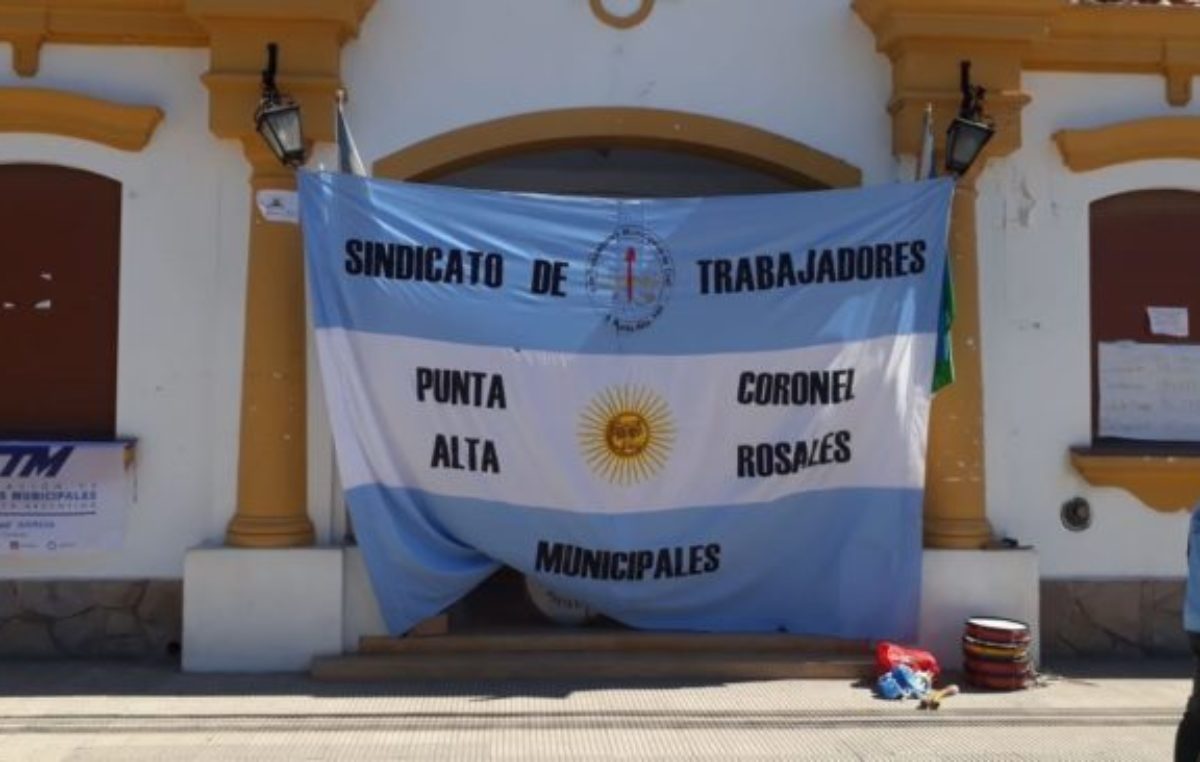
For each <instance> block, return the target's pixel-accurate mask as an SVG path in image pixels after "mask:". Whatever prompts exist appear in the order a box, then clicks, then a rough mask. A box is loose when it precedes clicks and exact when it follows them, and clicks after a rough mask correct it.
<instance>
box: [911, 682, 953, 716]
mask: <svg viewBox="0 0 1200 762" xmlns="http://www.w3.org/2000/svg"><path fill="white" fill-rule="evenodd" d="M957 693H958V686H957V685H947V686H946V687H945V688H942V689H941V690H937V691H934V692H933V693H931V694H929V695H928V696H926V697H925V698H923V699H921V703H920V704H919V705H918V706H917V708H918V709H933V710H936V709H937V708H938V707H939V706H941V705H942V699H946V698H950V697H951V696H954V695H956V694H957Z"/></svg>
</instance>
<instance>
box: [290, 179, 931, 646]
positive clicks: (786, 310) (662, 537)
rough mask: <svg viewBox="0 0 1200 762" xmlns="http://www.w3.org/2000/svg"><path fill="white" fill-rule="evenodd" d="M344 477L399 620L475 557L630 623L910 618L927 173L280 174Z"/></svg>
mask: <svg viewBox="0 0 1200 762" xmlns="http://www.w3.org/2000/svg"><path fill="white" fill-rule="evenodd" d="M300 193H301V216H302V223H303V225H304V234H305V243H306V249H307V256H308V266H309V278H310V282H311V291H312V295H313V303H314V310H315V325H316V341H317V347H318V352H319V357H320V362H321V368H322V373H323V377H324V382H325V388H326V389H327V392H328V395H329V408H330V414H331V418H332V425H333V431H334V438H335V443H336V448H337V453H338V461H339V467H340V471H341V475H342V481H343V484H344V486H345V489H346V498H347V502H348V504H349V507H350V511H351V514H352V517H353V521H354V526H355V528H356V532H357V536H358V541H359V543H360V545H361V546H362V549H363V553H364V557H365V559H366V563H367V567H368V570H369V572H370V576H371V580H372V583H373V586H374V589H375V592H376V595H377V597H378V599H379V603H380V605H381V609H382V611H383V614H384V617H385V619H386V621H387V623H388V625H389V627H390V628H391V629H392V630H393V631H395V632H397V633H399V632H403V631H405V630H407V629H408V628H409V627H411V626H412V625H413V624H414V623H416V622H418V621H420V620H421V619H423V618H425V617H428V616H431V615H433V614H436V613H438V612H440V611H442V610H443V609H444V608H445V607H446V606H448V605H449V604H451V603H453V602H454V601H456V600H457V599H459V598H460V597H462V596H463V595H465V594H466V593H467V592H469V591H470V590H471V589H472V588H473V587H474V586H475V585H477V584H478V583H479V582H481V581H482V580H483V579H485V578H486V577H487V576H488V575H490V574H491V573H492V572H493V571H495V570H496V569H497V568H498V567H499V565H502V564H503V565H508V566H510V567H513V568H515V569H517V570H519V571H521V572H524V573H525V574H528V575H532V576H533V577H535V578H536V579H537V580H538V581H539V582H540V583H541V584H542V585H544V586H545V587H547V588H549V589H550V590H552V591H554V592H555V593H557V594H559V595H562V596H565V597H569V598H573V599H577V600H581V601H584V602H586V603H587V604H588V605H589V606H590V607H592V608H593V609H596V610H598V611H600V612H602V613H604V614H606V615H608V616H610V617H612V618H614V619H617V620H620V621H622V622H625V623H627V624H629V625H632V626H635V627H642V628H653V629H673V630H709V631H750V632H780V631H783V632H791V633H808V634H821V635H832V636H841V637H847V638H907V637H912V636H914V635H915V633H916V623H917V610H918V598H919V589H920V567H921V503H922V490H923V485H924V480H925V442H926V427H927V421H928V412H929V400H930V378H931V376H932V370H933V368H932V364H933V350H934V343H935V339H936V329H937V324H938V296H939V293H940V289H941V285H942V270H943V266H944V263H945V248H946V245H945V244H946V226H947V219H948V213H949V204H950V198H951V193H952V183H951V182H949V181H931V182H923V183H913V184H898V185H894V186H887V187H877V188H870V189H866V190H856V191H830V192H820V193H797V194H776V195H764V196H737V197H722V198H708V199H684V200H653V201H644V200H605V199H585V198H558V197H551V196H538V195H521V194H504V193H485V192H476V191H465V190H458V189H451V188H439V187H430V186H422V185H407V184H402V183H392V182H384V181H375V180H366V179H363V178H357V177H350V176H344V175H341V176H339V175H332V174H305V175H303V176H302V179H301V184H300Z"/></svg>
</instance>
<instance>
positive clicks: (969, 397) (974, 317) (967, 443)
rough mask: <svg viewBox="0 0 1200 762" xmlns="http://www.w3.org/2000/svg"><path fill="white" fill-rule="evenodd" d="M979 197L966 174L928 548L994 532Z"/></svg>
mask: <svg viewBox="0 0 1200 762" xmlns="http://www.w3.org/2000/svg"><path fill="white" fill-rule="evenodd" d="M981 164H982V161H981V162H980V164H977V165H976V171H977V170H978V167H979V166H980V165H981ZM977 198H978V194H977V193H976V191H975V187H974V183H973V178H971V177H968V178H964V179H963V181H962V182H960V183H959V186H958V190H957V191H956V193H955V196H954V208H953V210H952V212H951V222H950V261H951V262H952V267H953V269H954V294H955V298H956V306H957V312H956V315H955V318H954V328H953V331H952V333H953V346H954V370H955V380H954V383H953V384H950V385H949V386H948V387H945V388H944V389H942V390H941V391H940V392H938V393H937V396H935V397H934V399H933V410H932V411H931V415H930V420H929V452H928V465H927V467H926V474H925V546H926V547H929V548H957V549H971V548H981V547H983V546H984V545H986V544H987V542H988V540H989V539H990V538H991V527H990V526H989V524H988V521H987V510H986V504H985V498H984V484H985V482H984V462H983V453H984V447H983V373H982V363H981V362H980V357H981V354H980V340H979V264H978V259H977V256H976V249H977V237H976V231H975V203H976V200H977Z"/></svg>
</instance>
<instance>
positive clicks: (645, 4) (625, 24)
mask: <svg viewBox="0 0 1200 762" xmlns="http://www.w3.org/2000/svg"><path fill="white" fill-rule="evenodd" d="M588 5H589V6H590V7H591V9H592V14H593V15H594V16H595V17H596V18H598V19H600V21H602V22H603V23H605V24H608V25H609V26H611V27H613V28H614V29H632V28H633V27H635V26H637V25H638V24H640V23H642V22H643V21H645V20H646V19H647V18H648V17H649V16H650V12H651V11H653V10H654V0H640V1H639V2H638V7H637V8H635V9H634V10H632V11H630V12H629V13H626V14H623V15H622V14H619V13H613V12H612V11H610V10H609V9H608V6H607V5H606V3H605V0H588Z"/></svg>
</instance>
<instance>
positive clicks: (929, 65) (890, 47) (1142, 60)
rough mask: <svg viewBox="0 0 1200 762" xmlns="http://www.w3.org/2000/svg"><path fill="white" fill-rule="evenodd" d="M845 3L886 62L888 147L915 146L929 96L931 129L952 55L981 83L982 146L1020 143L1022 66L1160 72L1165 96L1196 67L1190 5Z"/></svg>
mask: <svg viewBox="0 0 1200 762" xmlns="http://www.w3.org/2000/svg"><path fill="white" fill-rule="evenodd" d="M853 8H854V10H855V12H856V13H857V14H858V15H859V17H860V18H861V19H862V20H863V22H864V23H866V25H867V26H868V27H869V28H870V29H871V31H872V33H873V34H874V35H875V40H876V47H877V48H878V49H879V51H880V52H882V53H884V54H885V55H887V56H888V58H889V59H890V60H891V62H892V71H893V94H892V102H891V104H890V107H889V110H890V112H891V114H892V117H893V150H894V152H895V153H896V154H915V153H918V152H919V151H920V145H919V142H920V135H921V129H920V126H921V119H922V118H923V113H924V109H925V105H926V104H927V103H928V104H932V105H933V107H934V112H935V117H936V121H937V124H938V129H937V133H938V135H939V136H940V135H941V134H942V132H944V127H945V125H946V124H947V123H948V122H949V121H950V119H952V118H953V116H954V113H955V111H956V110H957V103H958V98H959V87H958V62H959V61H960V60H967V59H969V60H971V61H972V63H973V71H972V75H973V79H974V81H975V82H976V83H977V84H981V85H983V86H984V87H986V88H987V90H988V96H987V111H988V113H989V114H990V115H991V116H992V117H993V118H994V119H996V121H997V122H998V123H999V124H998V127H999V128H1000V129H999V131H998V134H997V137H996V139H995V140H994V141H993V144H992V146H990V147H989V151H988V153H989V155H992V156H1002V155H1005V154H1007V153H1011V152H1012V151H1014V150H1016V148H1018V147H1019V146H1020V142H1021V129H1020V113H1021V110H1022V108H1023V107H1024V105H1025V104H1026V103H1028V102H1029V96H1028V95H1027V94H1026V93H1024V92H1023V91H1022V89H1021V74H1022V72H1024V71H1030V70H1042V71H1090V72H1106V73H1138V74H1161V75H1162V76H1163V77H1164V78H1165V81H1166V96H1167V100H1168V101H1169V102H1170V103H1171V104H1172V105H1175V106H1182V105H1185V104H1186V103H1188V102H1189V101H1190V99H1191V89H1192V78H1193V76H1195V75H1196V74H1200V9H1196V8H1194V7H1188V6H1160V5H1107V4H1106V5H1079V4H1075V3H1071V2H1069V0H1003V1H1002V0H854V2H853Z"/></svg>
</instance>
